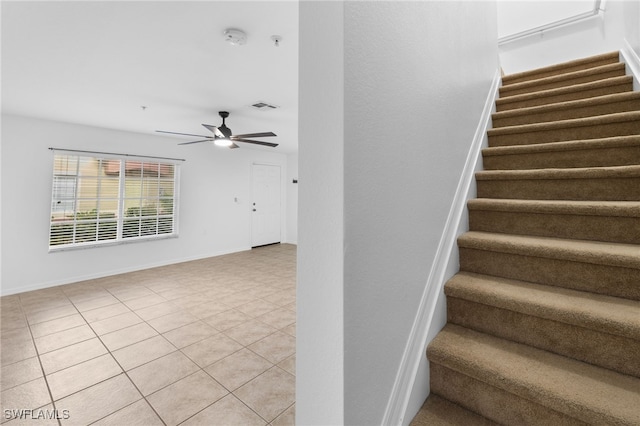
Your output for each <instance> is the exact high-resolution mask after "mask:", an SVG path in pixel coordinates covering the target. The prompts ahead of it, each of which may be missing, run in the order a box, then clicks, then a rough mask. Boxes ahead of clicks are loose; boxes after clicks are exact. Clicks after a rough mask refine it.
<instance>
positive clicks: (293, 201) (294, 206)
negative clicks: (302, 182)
mask: <svg viewBox="0 0 640 426" xmlns="http://www.w3.org/2000/svg"><path fill="white" fill-rule="evenodd" d="M294 179H295V180H296V181H297V180H298V154H297V153H296V154H289V155H287V180H286V185H287V205H286V209H287V239H286V241H287V242H288V243H291V244H298V184H297V183H293V180H294Z"/></svg>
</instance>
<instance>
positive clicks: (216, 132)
mask: <svg viewBox="0 0 640 426" xmlns="http://www.w3.org/2000/svg"><path fill="white" fill-rule="evenodd" d="M203 126H204V127H206V128H207V129H209V130H210V131H211V133H213V134H214V135H216V136H217V137H219V138H224V133H222V132H221V131H220V130H219V129H218V128H217V127H216V126H212V125H210V124H203Z"/></svg>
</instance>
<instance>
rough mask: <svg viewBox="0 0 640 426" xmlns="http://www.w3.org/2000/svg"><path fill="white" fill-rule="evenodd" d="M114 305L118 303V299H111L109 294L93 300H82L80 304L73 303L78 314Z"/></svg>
mask: <svg viewBox="0 0 640 426" xmlns="http://www.w3.org/2000/svg"><path fill="white" fill-rule="evenodd" d="M116 303H120V301H119V300H118V299H116V298H115V297H113V296H112V295H111V294H109V293H107V294H106V295H104V296H100V297H97V298H94V299H88V300H83V301H82V302H74V305H76V308H77V309H78V310H79V311H80V312H85V311H90V310H93V309H98V308H102V307H105V306H109V305H113V304H116Z"/></svg>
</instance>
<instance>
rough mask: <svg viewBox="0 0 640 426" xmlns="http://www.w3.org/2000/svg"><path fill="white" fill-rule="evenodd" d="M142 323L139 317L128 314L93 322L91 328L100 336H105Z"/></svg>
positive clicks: (131, 313)
mask: <svg viewBox="0 0 640 426" xmlns="http://www.w3.org/2000/svg"><path fill="white" fill-rule="evenodd" d="M141 322H142V319H141V318H140V317H139V316H137V315H136V314H134V313H133V312H127V313H124V314H120V315H116V316H115V317H111V318H106V319H103V320H100V321H96V322H93V323H91V328H93V330H94V331H95V332H96V333H98V335H103V334H107V333H112V332H114V331H117V330H122V329H123V328H127V327H130V326H132V325H135V324H139V323H141Z"/></svg>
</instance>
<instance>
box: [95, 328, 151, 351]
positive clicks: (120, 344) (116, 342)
mask: <svg viewBox="0 0 640 426" xmlns="http://www.w3.org/2000/svg"><path fill="white" fill-rule="evenodd" d="M154 336H158V332H157V331H155V330H154V329H153V328H152V327H151V326H150V325H149V324H147V323H146V322H141V323H139V324H136V325H132V326H131V327H127V328H123V329H121V330H118V331H114V332H112V333H108V334H103V335H102V336H100V339H101V340H102V342H103V343H104V345H105V346H106V347H107V348H108V349H109V350H110V351H116V350H118V349H121V348H124V347H126V346H129V345H132V344H134V343H138V342H141V341H143V340H147V339H150V338H152V337H154Z"/></svg>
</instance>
